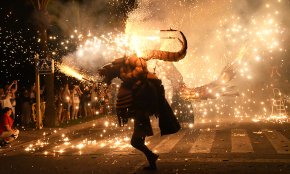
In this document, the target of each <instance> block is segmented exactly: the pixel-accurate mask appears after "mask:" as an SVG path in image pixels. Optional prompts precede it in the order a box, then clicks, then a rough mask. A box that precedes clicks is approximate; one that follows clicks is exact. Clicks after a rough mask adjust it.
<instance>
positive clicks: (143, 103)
mask: <svg viewBox="0 0 290 174" xmlns="http://www.w3.org/2000/svg"><path fill="white" fill-rule="evenodd" d="M170 31H172V30H170ZM180 34H181V36H182V40H181V39H179V38H178V40H179V41H180V42H181V43H182V48H181V49H180V51H178V52H167V51H159V50H153V51H149V52H147V55H146V56H145V57H137V55H132V56H128V57H123V58H119V59H116V60H114V61H113V62H112V63H110V64H108V65H105V66H104V67H102V68H101V69H100V70H99V75H100V76H103V81H104V82H105V83H107V84H110V83H111V80H112V79H114V78H116V77H118V78H120V79H121V80H122V82H123V83H122V84H121V86H120V89H119V92H118V96H117V104H116V109H117V116H118V119H119V124H120V125H124V124H126V123H127V121H128V119H129V118H133V119H134V132H133V135H132V138H131V145H132V146H133V147H134V148H136V149H138V150H140V151H141V152H143V153H144V154H145V156H146V158H147V160H148V162H149V166H147V167H145V168H144V169H145V170H156V169H157V167H156V161H157V159H158V157H159V155H157V154H155V153H153V152H152V151H151V150H150V149H148V147H147V146H146V145H145V137H146V136H152V135H153V130H152V127H151V124H150V116H152V115H155V116H156V117H158V118H159V128H160V132H161V135H168V134H173V133H176V132H178V131H179V129H180V125H179V123H178V121H177V119H176V117H175V116H174V113H173V111H172V109H171V108H170V105H169V104H168V102H167V100H166V99H165V91H164V87H163V85H162V82H161V80H159V79H158V78H157V76H156V75H155V74H154V73H151V72H149V71H148V69H147V64H146V61H147V60H149V59H160V60H164V61H178V60H180V59H182V58H184V57H185V55H186V50H187V41H186V38H185V36H184V35H183V33H182V32H180Z"/></svg>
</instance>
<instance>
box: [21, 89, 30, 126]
mask: <svg viewBox="0 0 290 174" xmlns="http://www.w3.org/2000/svg"><path fill="white" fill-rule="evenodd" d="M21 122H22V124H23V125H28V124H30V123H31V122H32V120H31V103H30V95H29V91H28V90H27V89H24V90H23V93H22V97H21Z"/></svg>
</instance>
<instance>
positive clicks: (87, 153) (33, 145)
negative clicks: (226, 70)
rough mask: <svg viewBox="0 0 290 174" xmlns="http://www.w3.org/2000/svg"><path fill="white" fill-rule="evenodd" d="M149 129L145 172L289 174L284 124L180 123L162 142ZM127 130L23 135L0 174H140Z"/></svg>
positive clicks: (2, 159)
mask: <svg viewBox="0 0 290 174" xmlns="http://www.w3.org/2000/svg"><path fill="white" fill-rule="evenodd" d="M152 125H153V127H154V132H155V135H154V136H152V137H149V138H147V140H146V143H147V145H148V146H149V147H150V148H151V149H153V150H154V151H155V152H156V153H158V154H160V159H159V160H158V170H157V171H156V172H151V173H221V174H223V173H243V174H244V173H255V174H257V173H271V174H272V173H283V174H285V173H286V174H287V173H290V126H289V125H290V124H286V123H284V124H273V123H218V124H217V123H215V124H214V123H210V124H195V125H194V126H193V127H190V126H189V125H188V124H183V128H182V130H181V131H180V132H178V133H176V134H174V135H170V136H162V137H160V135H159V129H158V125H157V121H156V120H155V119H153V121H152ZM131 128H132V123H130V124H129V125H128V126H125V127H121V128H120V127H118V126H117V125H116V121H115V120H114V118H113V117H107V118H102V119H98V120H93V121H90V122H87V123H84V124H81V125H76V126H72V127H70V128H66V129H45V130H41V131H35V132H33V131H24V132H23V133H22V136H21V135H20V138H19V140H18V141H17V142H14V143H13V144H12V145H11V147H5V148H1V149H0V155H1V156H0V163H1V165H0V173H4V172H5V173H7V172H8V173H34V172H41V173H146V172H144V171H142V168H143V167H144V166H145V165H146V161H145V158H144V156H143V155H142V154H141V153H139V152H138V151H136V150H134V149H133V148H132V147H131V146H130V135H131V133H132V129H131ZM147 173H148V172H147Z"/></svg>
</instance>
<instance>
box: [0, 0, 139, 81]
mask: <svg viewBox="0 0 290 174" xmlns="http://www.w3.org/2000/svg"><path fill="white" fill-rule="evenodd" d="M85 2H86V4H90V3H94V2H95V1H93V0H92V1H85ZM113 2H114V1H113ZM71 3H77V4H79V6H82V5H83V4H84V1H83V0H76V1H69V0H61V1H49V3H48V6H47V10H48V12H49V17H50V19H49V24H48V37H49V36H50V35H57V36H58V39H59V40H61V39H65V38H66V37H69V36H67V35H66V34H65V33H63V31H62V30H61V29H60V26H59V24H58V23H57V22H55V21H53V19H54V17H55V16H57V15H58V14H59V13H61V10H60V11H57V10H58V9H57V8H55V7H58V6H60V5H59V4H61V5H63V6H65V5H67V4H71ZM0 4H1V5H0V17H1V21H0V40H1V41H0V57H1V64H0V87H3V86H4V85H5V84H9V83H11V82H12V81H13V80H15V79H17V80H19V82H20V84H22V85H24V86H30V85H31V84H33V83H34V79H35V78H34V55H35V53H36V52H39V42H38V33H37V32H38V30H37V27H36V26H37V22H43V21H38V20H37V18H35V14H34V8H33V6H32V4H31V2H30V1H28V0H9V1H1V2H0ZM134 4H135V1H134V0H123V1H118V2H117V3H115V4H114V3H113V4H112V3H110V4H109V3H106V1H104V2H102V4H101V7H99V8H98V9H96V10H95V11H94V10H92V11H91V13H93V14H95V16H101V17H102V19H103V20H104V22H103V23H100V24H99V26H102V27H106V29H107V28H110V29H112V30H120V31H122V30H124V21H125V19H126V14H127V13H128V11H130V10H132V9H133V8H134ZM97 19H98V18H96V20H97ZM93 22H94V21H93ZM95 22H96V27H98V25H97V24H98V22H99V21H95ZM99 31H100V32H101V30H99ZM106 32H107V31H106ZM48 47H49V50H57V51H58V54H57V56H55V57H54V59H56V60H57V61H59V60H60V59H61V57H62V56H63V55H66V54H68V53H69V52H72V51H74V49H75V45H73V43H72V44H70V45H69V49H67V50H62V49H61V48H59V45H58V43H57V42H54V43H50V41H49V40H48ZM56 76H57V77H58V78H61V76H63V75H62V74H59V73H58V72H56Z"/></svg>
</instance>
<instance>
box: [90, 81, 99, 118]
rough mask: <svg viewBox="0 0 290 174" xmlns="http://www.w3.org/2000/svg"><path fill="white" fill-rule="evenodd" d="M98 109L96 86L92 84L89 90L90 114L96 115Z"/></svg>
mask: <svg viewBox="0 0 290 174" xmlns="http://www.w3.org/2000/svg"><path fill="white" fill-rule="evenodd" d="M97 108H98V92H97V84H96V83H94V84H93V86H92V88H91V109H92V114H93V115H96V114H97V113H98V112H97Z"/></svg>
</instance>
